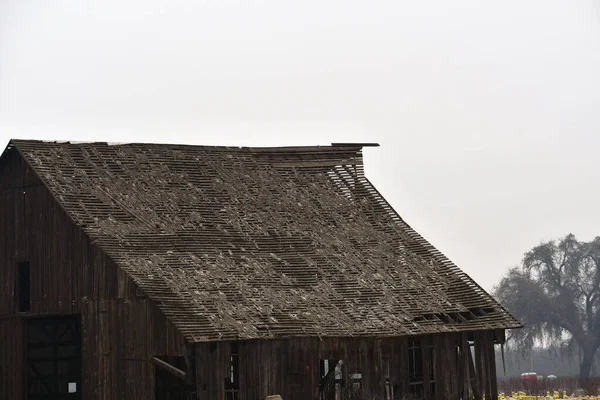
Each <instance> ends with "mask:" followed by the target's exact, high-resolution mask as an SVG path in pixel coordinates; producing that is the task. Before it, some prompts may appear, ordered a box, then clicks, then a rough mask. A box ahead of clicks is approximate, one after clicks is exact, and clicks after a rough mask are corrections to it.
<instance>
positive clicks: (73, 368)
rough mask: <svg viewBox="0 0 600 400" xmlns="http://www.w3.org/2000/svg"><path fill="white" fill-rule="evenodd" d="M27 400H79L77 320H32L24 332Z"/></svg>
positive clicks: (78, 336) (79, 339)
mask: <svg viewBox="0 0 600 400" xmlns="http://www.w3.org/2000/svg"><path fill="white" fill-rule="evenodd" d="M25 335H26V340H25V346H26V348H25V351H26V366H25V368H26V371H25V394H26V399H27V400H42V399H43V400H81V331H80V317H79V316H60V317H46V318H32V319H28V320H27V328H26V330H25Z"/></svg>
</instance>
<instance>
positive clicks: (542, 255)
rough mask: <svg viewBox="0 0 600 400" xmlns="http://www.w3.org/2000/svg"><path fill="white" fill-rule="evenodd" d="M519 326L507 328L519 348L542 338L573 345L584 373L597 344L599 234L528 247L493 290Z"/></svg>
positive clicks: (599, 328) (599, 340) (599, 337)
mask: <svg viewBox="0 0 600 400" xmlns="http://www.w3.org/2000/svg"><path fill="white" fill-rule="evenodd" d="M494 292H495V295H496V297H497V298H498V300H500V301H501V302H502V303H503V304H504V305H505V306H506V307H507V308H508V309H509V310H510V311H511V312H512V313H513V314H514V315H515V316H516V317H517V318H519V319H521V320H522V321H523V323H524V326H525V327H524V328H523V329H521V330H515V331H513V332H512V333H511V335H512V338H513V340H515V341H516V342H517V343H518V345H519V346H521V347H522V348H524V349H531V348H532V347H533V345H534V343H536V342H538V341H544V342H546V343H554V344H561V345H566V347H567V348H570V349H577V348H579V349H580V351H581V354H582V356H583V357H582V359H581V364H580V367H579V376H580V378H587V377H588V376H589V374H590V368H591V366H592V362H593V360H594V356H595V354H596V351H597V350H598V347H600V237H596V238H595V239H594V240H592V241H591V242H580V241H578V240H577V239H576V238H575V236H574V235H567V236H565V237H564V238H562V239H560V240H559V241H550V242H547V243H542V244H540V245H539V246H536V247H534V248H533V249H532V250H531V251H529V252H528V253H526V254H525V257H524V258H523V262H522V265H520V266H519V267H515V268H512V269H510V270H509V271H508V273H507V274H506V276H505V277H504V278H502V280H501V281H500V283H499V284H498V286H497V287H496V288H495V290H494Z"/></svg>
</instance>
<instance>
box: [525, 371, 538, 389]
mask: <svg viewBox="0 0 600 400" xmlns="http://www.w3.org/2000/svg"><path fill="white" fill-rule="evenodd" d="M537 380H538V376H537V374H536V373H535V372H524V373H522V374H521V383H523V384H524V385H526V386H532V385H535V384H536V383H537Z"/></svg>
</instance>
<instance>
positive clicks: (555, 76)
mask: <svg viewBox="0 0 600 400" xmlns="http://www.w3.org/2000/svg"><path fill="white" fill-rule="evenodd" d="M11 137H20V138H39V139H69V140H85V141H88V140H98V141H145V142H178V143H190V144H217V145H261V146H264V145H291V144H300V145H302V144H329V143H330V142H342V141H343V142H352V141H357V142H360V141H368V142H379V143H380V144H381V145H382V147H380V148H377V149H366V150H365V162H366V172H367V176H368V177H369V178H370V179H371V180H372V181H373V182H374V184H375V185H376V186H377V187H378V188H379V189H380V191H381V192H382V193H383V195H384V196H386V198H387V199H388V200H389V201H390V202H391V204H392V205H393V206H394V207H395V209H396V210H397V211H398V212H399V213H400V214H401V215H402V216H403V218H404V219H405V220H406V221H407V222H408V223H409V224H411V225H412V226H413V227H414V228H415V229H417V230H418V231H419V232H420V233H421V234H423V235H424V236H425V237H426V238H427V239H428V240H430V241H431V242H432V243H433V244H434V245H435V246H436V247H438V248H439V249H440V250H441V251H442V252H444V253H445V254H446V255H448V256H449V257H450V258H451V259H452V260H453V261H455V262H456V263H457V264H458V265H459V266H460V267H461V268H462V269H463V270H465V271H466V272H467V273H468V274H470V275H471V276H472V277H473V278H475V279H476V280H477V281H478V282H479V283H480V284H481V285H483V286H484V287H485V288H487V289H490V288H491V287H492V286H493V285H494V284H495V283H496V282H497V280H498V279H499V278H500V276H501V275H502V273H503V272H504V271H505V270H506V269H507V268H508V267H509V266H513V265H516V264H517V263H519V261H520V260H521V258H522V255H523V253H524V252H525V251H527V250H528V249H529V248H531V247H532V246H534V245H536V244H538V243H539V242H540V241H542V240H548V239H552V238H556V237H559V236H562V235H564V234H567V233H569V232H572V233H574V234H576V235H577V236H578V237H579V238H580V239H586V240H588V239H591V238H593V237H594V236H597V235H600V185H599V183H600V168H599V166H598V160H599V159H600V157H599V156H600V2H598V1H597V0H581V1H575V0H562V1H557V0H519V1H516V0H515V1H510V0H503V1H481V0H476V1H475V0H474V1H462V0H452V1H448V0H439V1H417V0H411V1H399V0H387V1H365V0H363V1H354V0H344V1H333V0H296V1H288V0H277V1H267V0H265V1H258V0H257V1H250V0H246V1H244V0H238V1H225V0H222V1H217V0H205V1H174V0H170V1H166V0H165V1H158V0H143V1H141V0H140V1H123V0H119V1H116V0H101V1H100V0H85V1H81V0H77V1H61V0H53V1H47V0H0V146H2V147H4V146H5V145H6V143H7V142H8V140H9V139H10V138H11Z"/></svg>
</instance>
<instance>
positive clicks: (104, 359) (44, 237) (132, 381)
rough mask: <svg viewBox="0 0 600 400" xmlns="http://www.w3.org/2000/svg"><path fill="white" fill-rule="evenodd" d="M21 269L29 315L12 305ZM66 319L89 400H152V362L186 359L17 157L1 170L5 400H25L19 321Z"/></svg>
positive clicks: (177, 340)
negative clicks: (72, 320) (26, 267)
mask: <svg viewBox="0 0 600 400" xmlns="http://www.w3.org/2000/svg"><path fill="white" fill-rule="evenodd" d="M21 261H29V263H30V269H31V289H30V292H31V293H30V294H31V296H30V299H31V305H30V312H27V313H18V312H17V309H16V302H15V288H16V263H17V262H21ZM61 314H62V315H65V314H79V315H81V320H82V336H83V337H82V353H83V354H82V357H83V359H82V365H83V374H82V379H83V390H84V396H83V398H85V399H90V400H95V399H106V400H108V399H110V400H114V399H142V398H143V399H149V400H151V399H153V398H154V392H153V390H154V366H153V365H152V364H151V363H150V361H149V359H150V358H151V356H153V355H173V356H179V355H183V351H184V350H183V349H184V348H185V346H184V340H183V337H182V336H181V335H180V334H179V332H178V331H177V330H176V329H175V327H174V326H173V325H172V324H171V323H170V322H168V321H167V320H166V318H165V317H164V315H163V314H162V312H161V311H160V310H159V309H158V308H157V307H156V306H155V305H154V304H152V303H151V302H150V301H149V300H148V299H147V298H146V297H145V296H144V295H143V293H141V292H139V290H138V288H137V286H136V285H135V283H134V282H133V280H132V279H131V278H130V277H129V276H128V275H127V274H125V273H124V272H123V271H122V270H121V269H120V268H118V267H117V266H116V264H115V263H114V262H113V261H112V260H111V259H110V258H109V257H107V256H106V254H105V253H104V252H103V251H102V250H101V249H100V248H99V247H98V246H96V245H94V244H92V243H90V241H89V239H88V237H87V235H86V234H85V233H84V232H83V230H82V229H80V228H79V227H77V226H76V225H75V224H74V223H73V222H72V221H71V219H70V218H69V217H68V215H67V214H66V213H65V212H64V210H63V209H62V208H61V207H60V206H59V205H58V203H57V202H56V201H55V200H54V198H53V197H52V195H51V194H50V192H49V191H48V190H47V189H46V187H45V186H44V185H43V184H42V182H41V181H40V179H39V178H38V177H37V176H36V175H35V173H34V172H33V171H32V170H31V168H29V166H28V165H27V164H26V163H25V162H24V161H23V160H22V158H21V157H20V155H19V154H18V153H17V152H16V150H14V149H12V150H10V151H9V152H8V153H7V154H5V155H4V156H3V159H2V162H0V398H11V399H15V400H19V399H21V398H22V393H21V392H22V386H23V362H24V361H23V360H24V351H23V344H22V342H21V341H22V339H23V334H22V329H21V326H22V324H23V322H22V319H23V318H30V317H39V316H53V315H61Z"/></svg>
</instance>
